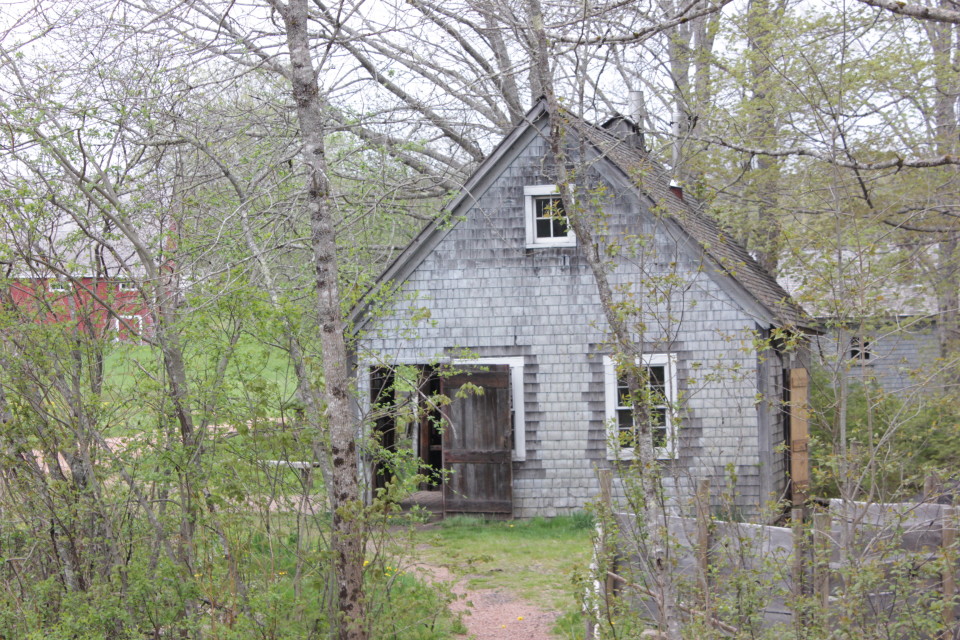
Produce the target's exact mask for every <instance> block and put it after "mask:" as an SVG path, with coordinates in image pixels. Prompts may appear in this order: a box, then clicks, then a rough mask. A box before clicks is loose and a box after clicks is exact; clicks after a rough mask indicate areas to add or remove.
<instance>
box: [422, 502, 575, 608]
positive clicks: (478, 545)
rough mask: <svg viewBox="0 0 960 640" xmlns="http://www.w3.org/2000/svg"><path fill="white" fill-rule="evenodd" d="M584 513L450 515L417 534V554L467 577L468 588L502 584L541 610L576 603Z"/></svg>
mask: <svg viewBox="0 0 960 640" xmlns="http://www.w3.org/2000/svg"><path fill="white" fill-rule="evenodd" d="M593 532H594V528H593V522H592V519H591V518H590V516H589V515H588V514H586V513H580V514H576V515H574V516H562V517H557V518H553V519H550V520H547V519H545V518H534V519H533V520H527V521H484V520H480V519H478V518H468V517H462V516H461V517H455V518H449V519H447V520H444V521H443V522H442V523H440V524H439V525H438V526H436V527H431V528H429V529H425V530H423V531H421V532H419V533H418V534H417V542H418V546H417V555H418V556H419V558H420V559H421V560H423V561H425V562H428V563H430V564H433V565H437V566H443V567H447V568H448V569H450V571H451V572H453V573H455V574H457V575H460V576H464V577H466V578H467V586H468V588H470V589H491V588H495V587H500V588H506V589H509V590H510V591H512V592H513V593H515V594H516V595H518V596H520V597H521V598H523V599H525V600H527V601H529V602H531V603H533V604H536V605H539V606H541V607H543V608H545V609H551V610H555V611H561V612H567V611H570V610H572V609H575V608H576V600H575V598H574V585H573V576H574V574H575V573H580V574H583V573H584V572H585V571H586V567H587V565H588V564H589V562H590V554H591V539H592V536H593Z"/></svg>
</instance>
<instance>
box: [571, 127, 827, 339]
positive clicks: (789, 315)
mask: <svg viewBox="0 0 960 640" xmlns="http://www.w3.org/2000/svg"><path fill="white" fill-rule="evenodd" d="M569 124H570V125H571V126H572V127H573V128H574V129H575V130H576V131H577V132H578V133H579V134H580V135H581V136H583V138H584V139H586V140H587V141H588V142H590V144H591V145H592V146H593V147H594V148H595V149H596V150H597V151H598V152H599V153H600V154H601V155H602V156H604V157H606V158H607V159H608V160H610V162H611V163H613V164H614V165H615V166H616V167H617V168H619V169H620V171H622V172H623V173H624V174H625V175H626V176H627V177H628V178H629V179H630V181H631V182H632V183H633V184H635V185H636V186H637V187H638V188H639V189H640V191H641V192H643V193H645V194H646V195H647V196H648V197H649V198H650V200H651V203H652V205H653V207H654V211H656V212H657V213H659V214H661V215H664V216H666V217H668V218H670V219H672V220H673V221H674V222H676V223H677V225H678V226H679V227H680V228H681V229H682V230H683V231H685V232H686V233H687V235H689V236H690V237H691V238H693V239H694V240H696V241H697V243H698V244H699V245H700V246H701V247H702V248H703V250H704V252H705V253H706V254H707V255H708V256H709V257H710V258H711V259H712V260H713V261H714V262H715V263H716V264H717V266H718V267H720V269H722V270H723V271H724V272H725V273H726V274H727V275H728V276H730V277H731V278H733V279H734V280H736V281H737V282H738V283H739V284H740V286H742V287H743V288H744V289H746V291H747V292H748V293H749V294H750V295H751V296H753V298H754V299H756V301H757V302H759V303H760V304H761V305H762V306H763V307H764V308H765V309H767V310H768V311H769V312H770V313H771V314H772V315H773V317H774V318H775V319H776V320H777V321H778V322H779V323H780V324H781V325H783V326H788V327H802V326H806V325H807V324H809V319H808V318H807V315H806V313H804V311H803V309H801V308H800V306H799V305H797V304H796V303H795V302H794V301H793V299H792V298H791V297H790V294H789V293H787V292H786V290H784V288H783V287H781V286H780V283H778V282H777V280H776V278H774V277H773V276H772V275H770V274H769V273H768V272H767V271H766V270H765V269H764V268H763V267H761V266H760V264H759V263H758V262H757V261H756V260H754V259H753V257H752V256H751V255H750V254H749V253H748V252H747V250H746V249H745V248H744V247H743V245H741V244H740V243H739V242H737V241H736V240H735V239H734V238H733V237H732V236H731V235H730V234H729V233H726V232H725V231H723V229H721V228H720V225H719V224H717V222H716V220H713V219H712V218H709V217H707V216H706V215H704V214H703V213H702V206H701V205H700V203H699V202H697V201H696V200H695V199H694V198H692V197H691V196H689V195H684V196H683V197H682V198H681V197H679V196H678V195H677V194H675V193H674V192H673V190H672V189H671V187H670V185H671V179H670V174H669V173H668V172H667V170H666V169H665V168H664V167H663V166H662V165H661V164H659V163H658V162H657V161H655V160H653V159H652V158H651V157H650V155H649V154H648V153H647V152H645V151H644V150H643V149H640V148H638V147H636V146H634V145H631V144H626V143H624V142H623V141H622V140H620V139H618V138H616V137H615V136H612V135H610V133H608V132H607V131H605V130H602V129H600V128H598V127H595V126H593V125H591V124H589V123H587V122H584V121H583V120H582V119H580V118H576V117H571V118H570V122H569Z"/></svg>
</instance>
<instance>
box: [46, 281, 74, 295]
mask: <svg viewBox="0 0 960 640" xmlns="http://www.w3.org/2000/svg"><path fill="white" fill-rule="evenodd" d="M70 289H71V286H70V281H69V280H61V279H60V278H50V279H49V280H48V281H47V291H49V292H50V293H69V292H70Z"/></svg>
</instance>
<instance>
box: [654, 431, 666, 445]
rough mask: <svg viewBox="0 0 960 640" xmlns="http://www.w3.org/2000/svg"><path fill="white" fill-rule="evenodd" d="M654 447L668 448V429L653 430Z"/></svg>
mask: <svg viewBox="0 0 960 640" xmlns="http://www.w3.org/2000/svg"><path fill="white" fill-rule="evenodd" d="M653 446H654V447H665V446H667V428H666V427H657V428H656V429H654V430H653Z"/></svg>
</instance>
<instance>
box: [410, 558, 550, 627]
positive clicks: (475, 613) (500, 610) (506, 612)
mask: <svg viewBox="0 0 960 640" xmlns="http://www.w3.org/2000/svg"><path fill="white" fill-rule="evenodd" d="M413 568H414V570H415V571H416V572H417V573H419V574H420V575H422V576H423V577H424V578H426V579H427V580H429V581H431V582H447V583H450V584H452V585H453V592H454V593H456V594H457V595H464V594H465V595H466V598H464V599H461V600H458V601H457V602H455V603H454V604H453V606H452V607H451V610H453V611H454V612H460V611H463V612H464V616H463V623H464V624H465V625H466V627H467V636H466V637H467V638H475V639H476V640H554V636H553V635H552V634H551V633H550V629H552V628H553V623H554V621H555V620H556V619H557V616H558V614H557V612H556V611H546V610H544V609H541V608H540V607H537V606H536V605H532V604H530V603H528V602H525V601H524V600H521V599H520V598H518V597H516V596H515V595H514V594H512V593H510V592H509V591H507V590H506V589H472V590H468V589H467V581H468V580H469V578H470V576H463V577H458V576H455V575H453V574H452V573H451V572H450V570H449V569H447V568H446V567H436V566H433V565H429V564H424V563H418V564H417V565H415V566H414V567H413ZM470 604H472V606H470Z"/></svg>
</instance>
